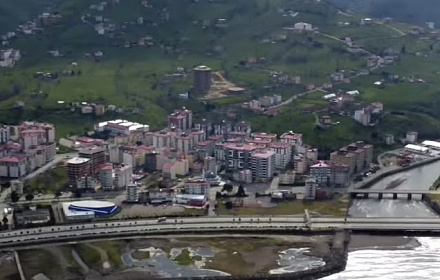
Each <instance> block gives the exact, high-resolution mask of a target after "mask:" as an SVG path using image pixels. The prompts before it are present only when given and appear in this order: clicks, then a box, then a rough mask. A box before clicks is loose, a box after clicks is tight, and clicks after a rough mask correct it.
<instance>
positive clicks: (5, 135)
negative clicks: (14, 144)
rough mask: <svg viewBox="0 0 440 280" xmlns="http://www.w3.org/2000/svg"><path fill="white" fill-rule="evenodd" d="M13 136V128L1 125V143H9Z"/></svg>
mask: <svg viewBox="0 0 440 280" xmlns="http://www.w3.org/2000/svg"><path fill="white" fill-rule="evenodd" d="M10 138H11V130H10V128H9V126H7V125H1V126H0V144H6V143H8V141H9V139H10Z"/></svg>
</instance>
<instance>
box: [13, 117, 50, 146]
mask: <svg viewBox="0 0 440 280" xmlns="http://www.w3.org/2000/svg"><path fill="white" fill-rule="evenodd" d="M18 134H19V142H20V144H21V147H22V148H23V150H25V151H27V150H29V149H31V148H32V147H34V146H38V145H42V144H48V143H55V127H54V126H53V125H52V124H48V123H36V122H23V123H21V124H20V125H19V126H18Z"/></svg>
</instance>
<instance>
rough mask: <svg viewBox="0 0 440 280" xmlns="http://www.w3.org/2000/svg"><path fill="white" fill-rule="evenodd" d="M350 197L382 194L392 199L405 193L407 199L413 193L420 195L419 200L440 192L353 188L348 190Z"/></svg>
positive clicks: (411, 197) (375, 196)
mask: <svg viewBox="0 0 440 280" xmlns="http://www.w3.org/2000/svg"><path fill="white" fill-rule="evenodd" d="M349 193H350V197H351V198H365V199H366V198H371V197H374V198H378V199H383V198H384V195H386V196H391V197H392V198H393V199H397V198H399V195H406V198H407V199H408V200H411V199H413V196H414V195H420V196H421V198H420V199H421V200H425V197H426V195H428V194H440V192H436V191H430V190H371V189H363V190H360V189H353V190H350V191H349Z"/></svg>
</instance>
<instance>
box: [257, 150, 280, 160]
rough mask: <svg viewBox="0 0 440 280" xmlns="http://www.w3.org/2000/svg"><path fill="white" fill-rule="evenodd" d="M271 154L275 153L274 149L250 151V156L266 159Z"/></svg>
mask: <svg viewBox="0 0 440 280" xmlns="http://www.w3.org/2000/svg"><path fill="white" fill-rule="evenodd" d="M273 155H275V152H274V151H269V150H266V151H262V152H255V153H252V157H254V158H260V159H267V158H270V157H271V156H273Z"/></svg>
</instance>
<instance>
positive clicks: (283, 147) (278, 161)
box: [269, 141, 292, 169]
mask: <svg viewBox="0 0 440 280" xmlns="http://www.w3.org/2000/svg"><path fill="white" fill-rule="evenodd" d="M269 150H271V151H273V152H275V168H276V169H285V168H286V167H287V165H288V164H289V163H290V162H291V160H292V146H291V145H290V144H289V143H285V142H278V141H274V142H271V143H270V144H269Z"/></svg>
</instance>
